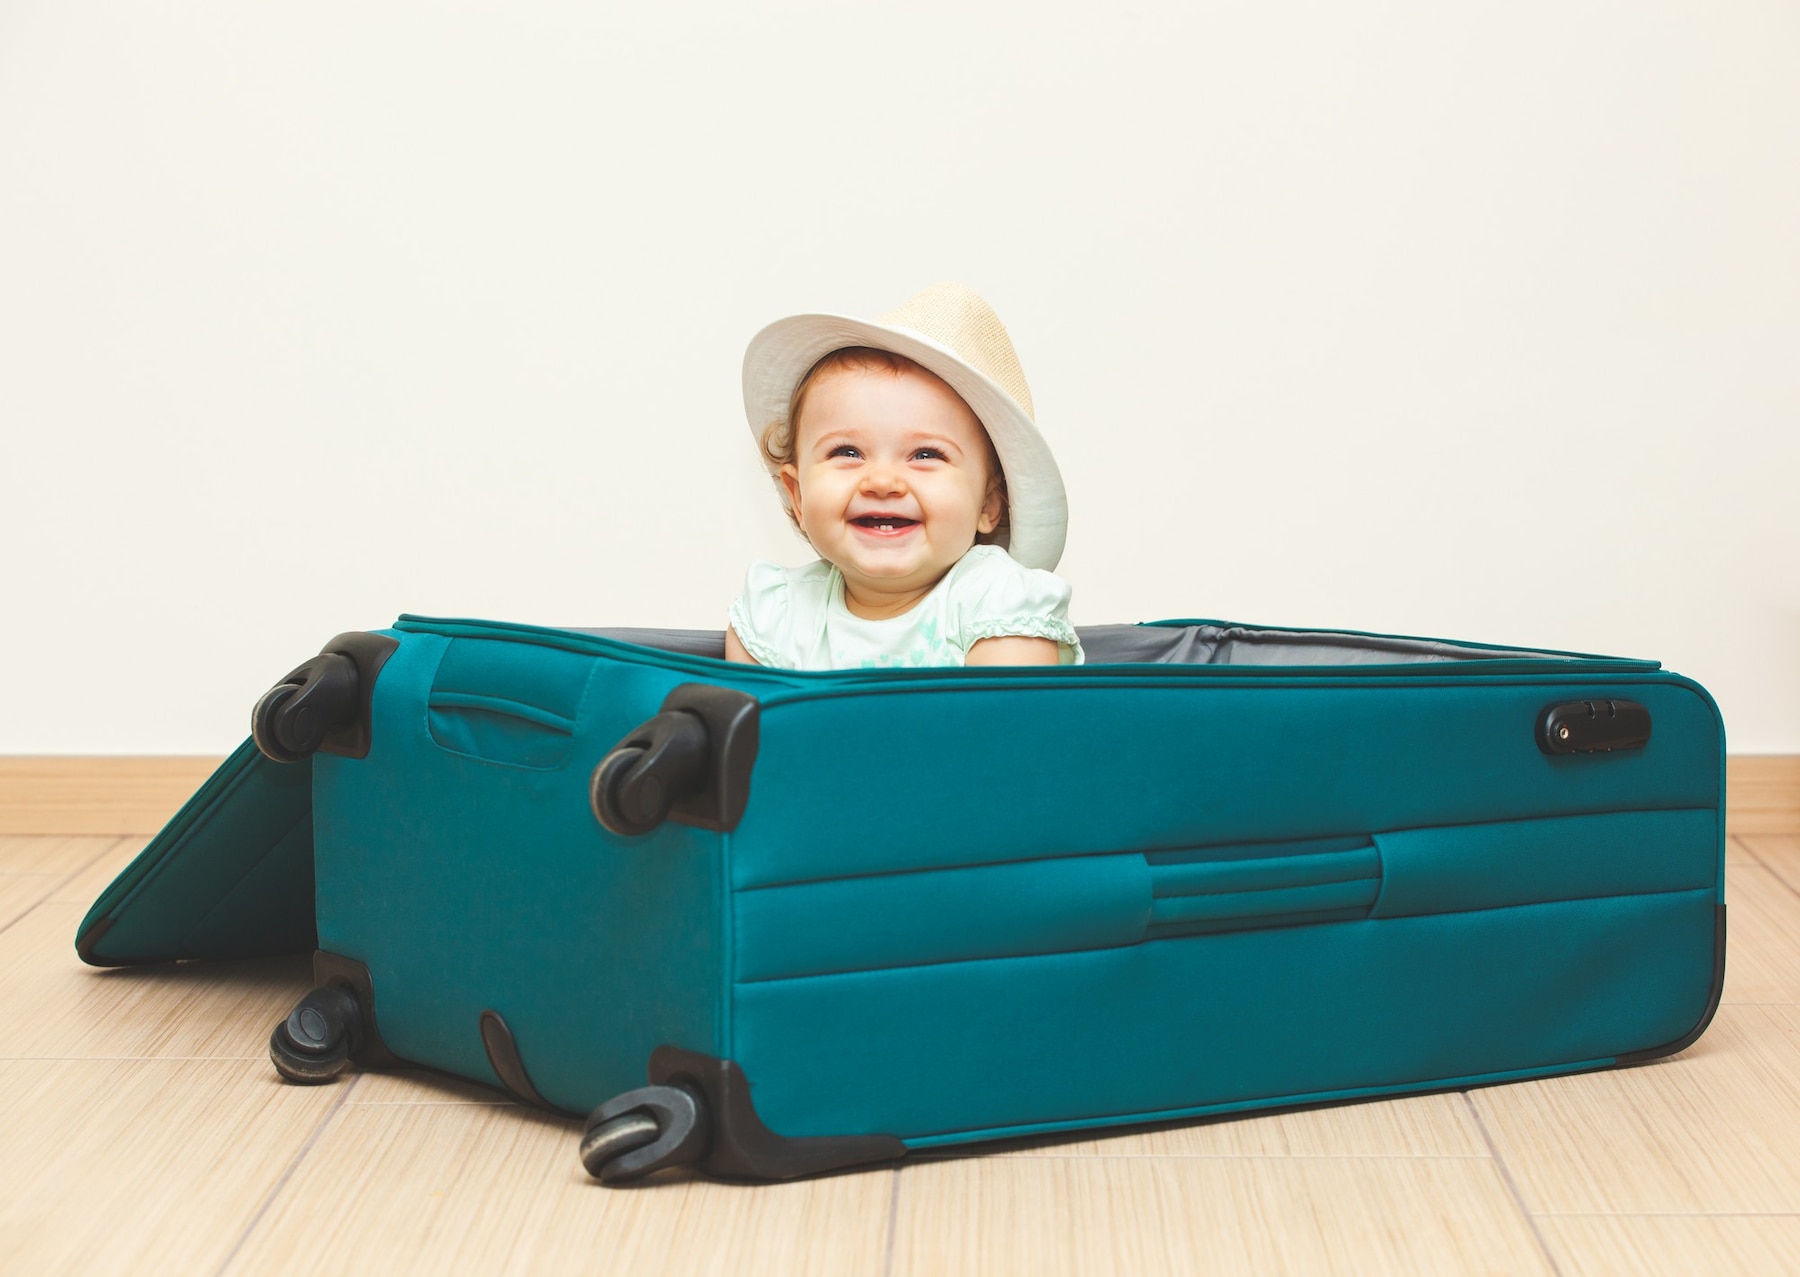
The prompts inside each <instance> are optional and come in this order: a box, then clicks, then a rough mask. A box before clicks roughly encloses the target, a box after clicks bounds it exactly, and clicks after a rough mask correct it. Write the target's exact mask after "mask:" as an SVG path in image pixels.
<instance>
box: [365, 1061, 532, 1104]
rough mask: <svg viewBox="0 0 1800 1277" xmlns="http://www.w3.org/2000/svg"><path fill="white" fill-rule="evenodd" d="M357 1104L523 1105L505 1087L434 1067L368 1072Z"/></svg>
mask: <svg viewBox="0 0 1800 1277" xmlns="http://www.w3.org/2000/svg"><path fill="white" fill-rule="evenodd" d="M354 1102H355V1103H357V1104H505V1105H511V1106H513V1107H514V1108H517V1107H519V1104H518V1101H516V1100H514V1099H513V1098H512V1097H511V1096H509V1095H507V1094H506V1093H505V1092H503V1091H496V1090H495V1089H494V1088H493V1087H491V1086H483V1085H481V1084H480V1083H479V1082H470V1081H467V1080H466V1079H464V1078H460V1077H451V1076H450V1075H449V1074H448V1073H434V1072H432V1071H431V1070H430V1069H395V1070H393V1071H390V1072H380V1073H374V1072H371V1073H367V1074H365V1075H364V1076H363V1079H362V1081H361V1082H359V1083H358V1084H357V1087H356V1098H355V1100H354Z"/></svg>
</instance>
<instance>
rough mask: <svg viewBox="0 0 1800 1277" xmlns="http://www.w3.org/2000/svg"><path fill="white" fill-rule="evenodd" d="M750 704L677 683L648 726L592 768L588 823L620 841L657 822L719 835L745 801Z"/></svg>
mask: <svg viewBox="0 0 1800 1277" xmlns="http://www.w3.org/2000/svg"><path fill="white" fill-rule="evenodd" d="M759 710H760V706H759V705H758V704H757V701H756V698H755V697H754V696H750V695H747V694H746V693H744V692H740V691H736V690H735V689H733V688H729V687H718V686H715V685H713V684H711V683H683V684H682V685H681V686H679V687H677V688H675V689H674V690H673V691H671V692H670V693H669V694H668V695H667V696H666V697H664V698H663V703H662V708H661V710H660V711H659V712H658V713H657V715H656V717H655V718H652V719H650V720H649V721H648V722H645V723H642V724H640V725H639V726H638V727H636V728H635V729H633V730H632V731H630V732H628V733H627V734H626V735H625V737H624V739H623V740H621V741H620V742H619V743H618V744H617V745H614V746H613V747H612V749H611V750H609V751H608V752H607V754H606V757H604V758H602V759H601V760H600V762H599V764H598V765H597V766H596V767H595V768H594V775H593V779H592V781H591V782H590V784H589V795H588V796H589V801H590V802H591V803H592V805H593V809H594V818H595V819H596V820H598V821H599V822H600V824H601V825H602V826H603V827H605V828H606V829H608V830H609V831H611V832H612V833H615V834H618V835H620V836H621V837H627V838H629V837H632V836H634V835H637V834H647V833H649V832H650V831H651V830H653V829H655V828H656V827H657V826H658V825H661V824H662V823H663V821H665V820H673V821H675V822H676V823H677V824H683V825H692V826H694V827H695V828H697V829H711V830H715V831H717V832H719V833H727V832H729V831H730V830H732V829H735V828H736V827H737V823H738V821H739V820H740V819H742V818H743V815H744V808H745V806H746V805H747V804H748V803H749V801H750V770H751V768H752V767H754V766H755V764H756V749H757V745H758V742H759V736H758V712H759Z"/></svg>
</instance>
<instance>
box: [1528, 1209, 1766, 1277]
mask: <svg viewBox="0 0 1800 1277" xmlns="http://www.w3.org/2000/svg"><path fill="white" fill-rule="evenodd" d="M1538 1227H1539V1231H1541V1232H1542V1233H1543V1235H1544V1240H1545V1242H1546V1243H1547V1244H1548V1245H1549V1247H1550V1253H1551V1254H1552V1255H1554V1256H1555V1257H1556V1261H1557V1266H1558V1268H1559V1269H1560V1270H1561V1271H1562V1273H1563V1277H1608V1275H1610V1274H1613V1273H1631V1274H1633V1275H1634V1277H1662V1275H1663V1274H1667V1275H1668V1277H1677V1275H1678V1274H1679V1275H1682V1277H1685V1275H1686V1274H1690V1273H1706V1274H1708V1275H1709V1277H1729V1275H1730V1274H1734V1273H1746V1274H1752V1273H1754V1274H1764V1273H1791V1272H1793V1271H1795V1270H1796V1269H1797V1268H1800V1215H1753V1216H1744V1215H1587V1216H1563V1217H1560V1218H1549V1219H1544V1220H1541V1221H1539V1225H1538Z"/></svg>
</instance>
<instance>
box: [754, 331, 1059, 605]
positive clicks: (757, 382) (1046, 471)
mask: <svg viewBox="0 0 1800 1277" xmlns="http://www.w3.org/2000/svg"><path fill="white" fill-rule="evenodd" d="M849 346H873V347H875V348H876V349H877V350H887V351H892V352H893V353H894V354H896V355H904V356H906V357H907V358H908V359H910V360H912V361H913V362H915V363H917V364H919V365H920V366H921V367H923V368H926V369H928V370H930V371H931V372H933V373H935V374H936V375H937V376H939V377H942V378H943V379H944V381H945V382H946V383H948V384H949V386H950V388H951V389H952V390H954V391H956V393H957V394H959V395H961V396H962V399H963V402H964V403H966V404H968V405H969V408H970V409H971V410H972V411H973V412H974V413H975V415H976V417H977V418H979V419H980V421H981V424H982V426H983V427H984V428H985V429H986V430H987V433H988V438H989V439H991V440H993V443H994V451H995V453H996V454H998V455H999V458H1000V468H1001V469H1002V470H1003V471H1005V473H1006V498H1007V526H1006V527H1005V528H1004V529H1003V533H1002V535H1001V536H999V537H997V538H996V541H997V542H998V543H999V544H1001V545H1003V546H1004V547H1005V549H1006V552H1007V553H1008V554H1010V555H1011V556H1012V557H1013V559H1014V560H1015V561H1017V562H1019V563H1021V564H1023V565H1024V566H1026V567H1028V568H1042V569H1044V570H1045V571H1050V570H1051V569H1053V568H1055V567H1056V565H1057V563H1058V561H1060V560H1061V558H1062V552H1063V542H1064V540H1065V539H1066V537H1067V535H1068V529H1069V503H1068V497H1067V495H1066V494H1065V493H1064V491H1063V481H1062V471H1061V470H1059V469H1058V468H1057V465H1056V457H1055V456H1054V455H1053V454H1052V453H1051V451H1050V445H1049V444H1048V443H1046V442H1045V441H1044V436H1043V435H1042V434H1040V433H1039V432H1038V428H1037V423H1036V422H1034V421H1032V419H1031V417H1030V416H1029V415H1027V413H1026V412H1025V410H1024V409H1023V408H1021V407H1020V406H1019V404H1018V403H1017V401H1015V400H1014V399H1013V397H1012V396H1011V395H1009V394H1007V393H1006V391H1004V390H1002V389H1001V388H1000V387H999V385H997V384H996V383H995V382H993V381H991V380H990V379H989V378H988V377H987V376H985V375H984V374H982V373H981V372H979V371H978V370H976V369H975V368H972V367H970V366H969V365H968V364H966V363H964V362H963V361H962V359H961V358H959V357H958V356H957V355H956V353H955V352H954V351H951V350H949V349H947V348H945V347H944V346H941V345H939V344H938V343H937V342H935V341H932V340H931V338H929V337H927V336H925V335H924V334H923V333H919V332H915V331H914V330H913V329H910V328H900V327H894V326H890V325H887V324H877V323H872V322H870V321H869V320H866V319H852V318H850V317H849V316H846V315H792V316H789V317H788V318H786V319H779V320H776V321H775V322H774V323H772V324H770V325H769V326H768V327H767V328H765V329H763V330H762V331H761V332H759V333H757V334H756V336H754V337H752V338H751V339H750V346H749V348H748V349H747V350H746V351H745V352H744V414H745V416H746V417H747V418H748V419H749V422H750V433H751V434H752V435H753V436H755V438H756V440H757V443H758V446H759V448H760V445H761V442H762V435H763V431H764V430H766V429H767V428H768V427H769V425H770V424H771V423H773V422H782V423H785V422H786V421H787V414H788V404H789V402H790V401H791V400H792V398H793V394H794V387H795V386H797V385H799V384H800V379H801V378H802V377H804V376H806V374H807V373H808V372H809V371H811V369H812V366H813V365H814V364H816V363H818V362H819V360H821V359H823V358H824V357H825V356H826V355H829V354H830V353H831V352H832V351H834V350H843V349H845V348H846V347H849Z"/></svg>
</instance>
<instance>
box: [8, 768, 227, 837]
mask: <svg viewBox="0 0 1800 1277" xmlns="http://www.w3.org/2000/svg"><path fill="white" fill-rule="evenodd" d="M220 761H221V760H220V759H218V758H187V757H168V758H154V757H152V758H143V757H139V758H94V757H47V756H26V755H4V756H0V834H119V835H123V834H153V833H155V832H156V831H157V830H158V829H161V828H162V827H163V825H164V824H165V823H166V822H167V821H168V819H169V817H170V816H173V815H174V814H175V812H176V809H177V808H179V807H180V806H181V804H182V803H184V802H186V801H187V799H188V797H189V795H191V794H192V793H193V792H194V791H195V790H196V789H198V788H200V784H201V782H202V781H204V780H205V779H206V778H207V777H208V776H210V775H212V773H213V771H214V769H216V768H217V767H218V765H219V763H220Z"/></svg>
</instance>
